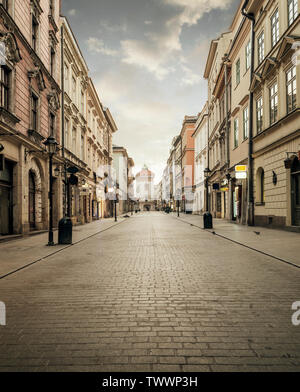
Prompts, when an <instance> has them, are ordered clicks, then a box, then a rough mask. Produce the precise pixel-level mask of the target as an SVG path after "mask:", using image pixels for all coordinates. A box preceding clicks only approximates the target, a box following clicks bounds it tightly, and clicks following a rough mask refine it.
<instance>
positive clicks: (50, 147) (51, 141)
mask: <svg viewBox="0 0 300 392" xmlns="http://www.w3.org/2000/svg"><path fill="white" fill-rule="evenodd" d="M44 145H45V146H46V149H47V152H48V154H49V236H48V246H53V245H54V241H53V172H52V170H53V156H54V155H55V153H56V151H57V146H58V143H57V141H56V140H55V137H53V136H49V137H48V139H47V140H46V141H45V142H44Z"/></svg>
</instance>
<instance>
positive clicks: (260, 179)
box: [256, 167, 265, 204]
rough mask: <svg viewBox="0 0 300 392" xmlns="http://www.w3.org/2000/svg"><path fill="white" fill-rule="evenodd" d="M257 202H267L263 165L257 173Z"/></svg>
mask: <svg viewBox="0 0 300 392" xmlns="http://www.w3.org/2000/svg"><path fill="white" fill-rule="evenodd" d="M256 202H257V203H258V204H264V203H265V171H264V169H263V168H261V167H260V168H259V169H258V170H257V173H256Z"/></svg>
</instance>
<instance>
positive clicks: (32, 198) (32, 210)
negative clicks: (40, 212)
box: [28, 170, 36, 230]
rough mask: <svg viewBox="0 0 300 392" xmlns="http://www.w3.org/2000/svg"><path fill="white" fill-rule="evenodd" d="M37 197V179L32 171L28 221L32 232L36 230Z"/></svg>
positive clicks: (30, 174) (30, 173) (30, 175)
mask: <svg viewBox="0 0 300 392" xmlns="http://www.w3.org/2000/svg"><path fill="white" fill-rule="evenodd" d="M35 195H36V178H35V174H34V172H33V171H32V170H29V206H28V215H29V217H28V220H29V226H30V229H31V230H34V229H35V228H36V218H35V217H36V211H35V203H36V200H35Z"/></svg>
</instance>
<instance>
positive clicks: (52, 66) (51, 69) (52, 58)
mask: <svg viewBox="0 0 300 392" xmlns="http://www.w3.org/2000/svg"><path fill="white" fill-rule="evenodd" d="M54 69H55V50H54V49H53V48H52V47H51V49H50V74H51V76H54Z"/></svg>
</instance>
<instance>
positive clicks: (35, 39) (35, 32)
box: [31, 15, 39, 51]
mask: <svg viewBox="0 0 300 392" xmlns="http://www.w3.org/2000/svg"><path fill="white" fill-rule="evenodd" d="M38 29H39V24H38V21H37V19H36V17H35V16H34V15H32V32H31V34H32V37H31V41H32V48H33V50H34V51H37V46H38V45H37V42H38Z"/></svg>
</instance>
